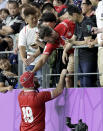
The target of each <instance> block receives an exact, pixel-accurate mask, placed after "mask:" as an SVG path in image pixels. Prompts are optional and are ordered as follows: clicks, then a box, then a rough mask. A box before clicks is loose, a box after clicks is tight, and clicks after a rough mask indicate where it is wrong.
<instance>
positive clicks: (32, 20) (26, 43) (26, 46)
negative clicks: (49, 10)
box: [18, 7, 42, 76]
mask: <svg viewBox="0 0 103 131" xmlns="http://www.w3.org/2000/svg"><path fill="white" fill-rule="evenodd" d="M24 17H25V22H26V23H28V25H26V26H24V28H23V29H22V30H21V31H20V33H19V41H18V47H19V50H20V56H21V59H22V61H23V63H24V65H25V66H26V71H31V70H32V69H33V68H34V66H35V64H36V63H37V62H38V60H39V58H40V50H39V47H38V45H37V44H36V43H35V41H36V37H35V36H36V32H37V31H38V28H37V21H38V17H39V11H38V10H37V9H36V8H35V7H27V8H25V10H24ZM26 50H27V52H26ZM41 70H42V69H40V70H39V71H38V72H36V74H35V75H36V76H40V75H41V74H42V71H41Z"/></svg>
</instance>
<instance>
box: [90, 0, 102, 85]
mask: <svg viewBox="0 0 103 131" xmlns="http://www.w3.org/2000/svg"><path fill="white" fill-rule="evenodd" d="M90 1H91V3H92V5H93V6H96V7H97V9H96V19H97V27H98V28H99V29H102V28H103V20H102V19H103V16H102V14H103V11H102V8H103V1H100V0H96V1H95V0H90ZM99 1H100V2H99ZM102 35H103V32H102V33H99V34H97V40H98V44H99V45H100V47H99V48H98V69H99V73H102V72H103V67H102V65H103V61H102V58H103V47H102V46H103V39H101V38H102ZM99 78H100V85H101V87H103V74H102V75H100V77H99Z"/></svg>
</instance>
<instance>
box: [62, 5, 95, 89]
mask: <svg viewBox="0 0 103 131" xmlns="http://www.w3.org/2000/svg"><path fill="white" fill-rule="evenodd" d="M68 12H69V18H70V19H71V20H72V21H74V22H76V28H75V33H74V36H73V37H72V40H70V41H69V42H70V43H71V44H70V43H69V44H67V47H66V48H65V50H64V53H63V54H64V59H65V58H66V55H65V54H66V52H67V51H68V49H69V48H71V46H72V44H75V45H87V41H88V40H91V39H93V36H92V34H91V30H90V28H91V27H92V26H95V23H94V22H93V21H92V20H91V19H90V18H87V17H84V16H83V15H82V14H81V11H80V10H79V8H78V7H77V6H74V5H69V6H68ZM78 55H79V72H80V73H93V72H97V66H96V62H97V59H96V58H97V49H96V48H92V49H89V48H80V49H79V53H78ZM95 79H96V78H95V76H94V77H93V76H91V75H83V76H80V84H81V87H95V86H96V85H95V81H96V80H95Z"/></svg>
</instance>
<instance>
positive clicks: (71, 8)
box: [68, 4, 81, 15]
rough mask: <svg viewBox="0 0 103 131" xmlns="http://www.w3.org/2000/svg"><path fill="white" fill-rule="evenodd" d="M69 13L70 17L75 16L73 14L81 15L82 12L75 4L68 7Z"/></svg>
mask: <svg viewBox="0 0 103 131" xmlns="http://www.w3.org/2000/svg"><path fill="white" fill-rule="evenodd" d="M68 13H69V14H70V15H73V13H77V14H81V10H80V9H79V7H77V6H76V5H74V4H69V5H68Z"/></svg>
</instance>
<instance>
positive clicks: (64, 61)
mask: <svg viewBox="0 0 103 131" xmlns="http://www.w3.org/2000/svg"><path fill="white" fill-rule="evenodd" d="M67 61H68V54H67V53H66V51H65V50H64V51H63V55H62V62H63V63H64V64H66V62H67Z"/></svg>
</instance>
